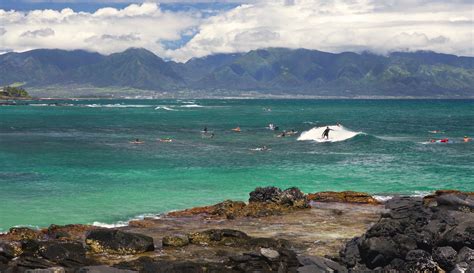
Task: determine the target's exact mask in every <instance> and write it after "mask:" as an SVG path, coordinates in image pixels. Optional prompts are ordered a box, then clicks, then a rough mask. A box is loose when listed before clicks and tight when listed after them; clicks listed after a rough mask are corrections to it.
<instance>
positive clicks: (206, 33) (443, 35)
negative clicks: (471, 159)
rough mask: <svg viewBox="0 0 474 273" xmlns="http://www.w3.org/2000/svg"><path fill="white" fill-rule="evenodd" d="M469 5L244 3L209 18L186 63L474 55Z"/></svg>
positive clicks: (378, 0) (187, 49) (180, 52)
mask: <svg viewBox="0 0 474 273" xmlns="http://www.w3.org/2000/svg"><path fill="white" fill-rule="evenodd" d="M473 24H474V20H473V16H472V2H470V1H467V0H453V1H441V0H331V1H326V0H313V1H309V0H284V1H279V2H275V1H271V2H270V1H262V2H259V3H256V4H247V5H240V6H239V7H237V8H235V9H232V10H230V11H226V12H222V13H220V14H217V15H216V16H213V17H210V18H207V19H206V20H204V21H203V22H202V23H201V24H200V26H199V30H198V33H197V34H196V35H195V36H194V37H193V38H192V39H191V40H190V41H189V42H188V43H187V44H186V45H185V46H183V47H182V48H180V49H177V50H174V51H173V52H168V54H169V55H171V56H173V57H174V58H176V59H179V60H187V59H189V58H191V57H196V56H198V57H199V56H204V55H208V54H212V53H221V52H244V51H248V50H252V49H257V48H262V47H289V48H300V47H303V48H309V49H318V50H323V51H329V52H341V51H365V50H369V51H373V52H376V53H381V54H385V53H387V52H390V51H395V50H434V51H439V52H444V53H452V54H457V55H469V56H473V55H474V49H473V47H474V45H473V41H474V37H473V31H472V26H473Z"/></svg>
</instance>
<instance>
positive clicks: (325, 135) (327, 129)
mask: <svg viewBox="0 0 474 273" xmlns="http://www.w3.org/2000/svg"><path fill="white" fill-rule="evenodd" d="M329 131H334V130H333V129H331V128H329V126H327V127H326V130H324V132H323V135H322V137H321V138H324V137H326V139H329Z"/></svg>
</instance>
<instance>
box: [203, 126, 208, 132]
mask: <svg viewBox="0 0 474 273" xmlns="http://www.w3.org/2000/svg"><path fill="white" fill-rule="evenodd" d="M202 132H203V133H204V134H207V126H205V127H204V129H202Z"/></svg>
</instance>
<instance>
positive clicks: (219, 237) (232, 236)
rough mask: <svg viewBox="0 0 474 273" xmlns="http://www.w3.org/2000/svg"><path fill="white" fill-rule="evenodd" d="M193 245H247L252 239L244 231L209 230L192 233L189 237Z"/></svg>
mask: <svg viewBox="0 0 474 273" xmlns="http://www.w3.org/2000/svg"><path fill="white" fill-rule="evenodd" d="M187 237H188V238H189V242H190V243H191V244H196V245H209V244H222V245H229V246H231V245H238V244H244V243H246V242H247V241H248V240H249V239H250V237H249V236H248V235H247V234H245V233H244V232H242V231H238V230H233V229H209V230H205V231H201V232H194V233H190V234H188V236H187Z"/></svg>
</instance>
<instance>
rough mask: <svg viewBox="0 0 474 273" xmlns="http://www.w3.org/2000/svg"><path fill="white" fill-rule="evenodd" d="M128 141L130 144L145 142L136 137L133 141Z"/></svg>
mask: <svg viewBox="0 0 474 273" xmlns="http://www.w3.org/2000/svg"><path fill="white" fill-rule="evenodd" d="M130 143H131V144H143V143H145V142H144V141H141V140H139V139H138V138H136V139H135V140H134V141H130Z"/></svg>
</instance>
